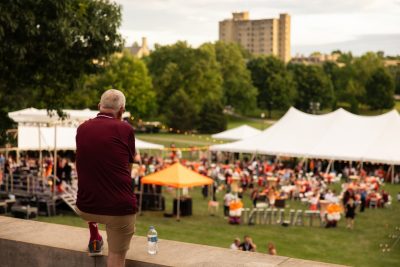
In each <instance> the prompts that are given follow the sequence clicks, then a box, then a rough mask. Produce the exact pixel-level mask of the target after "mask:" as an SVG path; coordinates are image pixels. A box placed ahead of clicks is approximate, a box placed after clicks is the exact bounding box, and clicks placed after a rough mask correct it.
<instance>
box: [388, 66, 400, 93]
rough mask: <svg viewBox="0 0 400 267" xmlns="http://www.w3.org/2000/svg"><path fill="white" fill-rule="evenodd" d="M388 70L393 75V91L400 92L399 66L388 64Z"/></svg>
mask: <svg viewBox="0 0 400 267" xmlns="http://www.w3.org/2000/svg"><path fill="white" fill-rule="evenodd" d="M389 71H390V73H391V74H392V76H393V79H394V83H395V93H396V94H400V66H399V65H396V66H390V67H389Z"/></svg>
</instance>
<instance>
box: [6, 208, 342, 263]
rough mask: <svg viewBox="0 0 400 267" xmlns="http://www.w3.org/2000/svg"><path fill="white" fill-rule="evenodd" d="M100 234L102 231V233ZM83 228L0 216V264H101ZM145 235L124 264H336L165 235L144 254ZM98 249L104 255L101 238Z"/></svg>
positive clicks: (102, 259)
mask: <svg viewBox="0 0 400 267" xmlns="http://www.w3.org/2000/svg"><path fill="white" fill-rule="evenodd" d="M102 235H103V236H106V234H105V233H104V232H102ZM88 237H89V231H88V230H87V229H84V228H79V227H72V226H65V225H57V224H50V223H42V222H36V221H28V220H20V219H14V218H10V217H4V216H0V259H1V260H0V265H1V266H7V267H14V266H15V267H17V266H32V267H36V266H37V267H43V266H45V267H46V266H49V267H50V266H57V267H64V266H106V257H96V258H91V257H88V256H87V253H86V244H87V241H88ZM146 245H147V244H146V238H145V237H139V236H135V237H134V238H133V240H132V242H131V249H130V250H129V251H128V253H127V262H126V266H127V267H130V266H139V267H142V266H143V267H150V266H190V267H191V266H193V267H194V266H196V267H197V266H199V267H203V266H204V267H205V266H207V267H208V266H211V267H225V266H237V267H239V266H243V267H247V266H249V267H250V266H255V267H258V266H266V267H273V266H275V267H278V266H279V267H291V266H296V267H301V266H322V267H334V266H340V265H335V264H328V263H322V262H314V261H307V260H299V259H293V258H288V257H282V256H270V255H266V254H261V253H248V252H242V251H232V250H229V249H224V248H217V247H211V246H204V245H196V244H188V243H182V242H176V241H169V240H160V241H159V250H160V252H159V253H158V254H157V255H156V256H151V255H148V254H147V251H146V249H147V247H146ZM104 254H105V255H107V244H106V243H105V251H104Z"/></svg>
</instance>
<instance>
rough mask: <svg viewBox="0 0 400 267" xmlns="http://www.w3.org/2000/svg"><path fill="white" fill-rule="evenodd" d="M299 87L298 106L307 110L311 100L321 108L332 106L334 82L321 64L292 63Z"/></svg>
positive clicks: (295, 79)
mask: <svg viewBox="0 0 400 267" xmlns="http://www.w3.org/2000/svg"><path fill="white" fill-rule="evenodd" d="M290 70H291V71H292V72H293V77H294V81H295V83H296V87H297V98H296V107H298V108H299V109H301V110H304V111H307V110H309V108H310V103H311V102H318V103H320V107H321V109H323V108H326V107H331V104H332V101H333V98H334V95H333V86H332V82H331V80H330V79H329V76H327V75H326V74H325V73H324V71H323V69H322V68H321V67H319V66H306V65H299V64H294V65H290Z"/></svg>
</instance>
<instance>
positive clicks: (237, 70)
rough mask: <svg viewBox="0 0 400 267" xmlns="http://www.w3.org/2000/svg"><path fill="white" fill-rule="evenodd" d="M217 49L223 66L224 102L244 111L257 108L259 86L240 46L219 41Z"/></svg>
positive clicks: (216, 44)
mask: <svg viewBox="0 0 400 267" xmlns="http://www.w3.org/2000/svg"><path fill="white" fill-rule="evenodd" d="M215 50H216V56H217V61H218V62H219V64H220V66H221V73H222V78H223V90H224V104H225V105H230V106H232V107H234V108H235V109H236V110H238V111H240V112H242V113H246V112H247V111H251V110H253V109H254V108H256V100H257V93H258V92H257V88H255V87H254V86H253V84H252V81H251V77H250V71H249V70H248V69H247V68H246V63H245V59H244V56H243V54H242V51H241V49H240V46H239V45H237V44H233V43H232V44H227V43H223V42H217V43H215Z"/></svg>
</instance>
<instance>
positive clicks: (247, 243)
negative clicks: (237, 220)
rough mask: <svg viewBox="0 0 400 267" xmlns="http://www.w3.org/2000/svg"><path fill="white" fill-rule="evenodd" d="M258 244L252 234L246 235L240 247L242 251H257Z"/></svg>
mask: <svg viewBox="0 0 400 267" xmlns="http://www.w3.org/2000/svg"><path fill="white" fill-rule="evenodd" d="M256 247H257V246H256V245H255V244H254V243H253V240H252V239H251V237H250V236H247V235H246V236H244V242H243V243H242V244H240V245H239V249H240V250H242V251H251V252H255V251H256Z"/></svg>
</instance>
